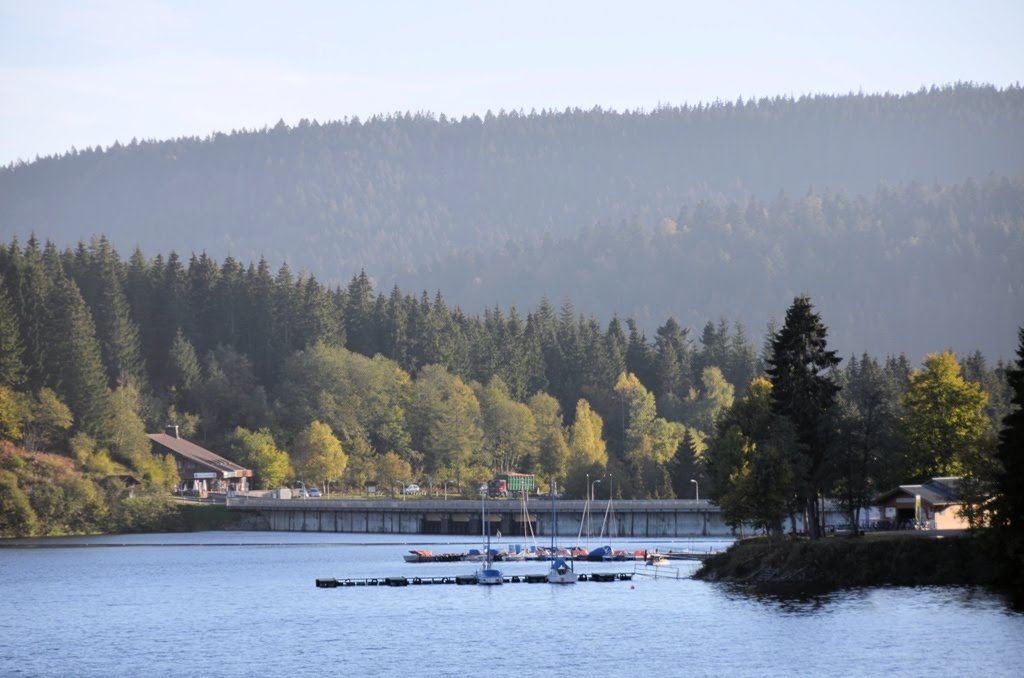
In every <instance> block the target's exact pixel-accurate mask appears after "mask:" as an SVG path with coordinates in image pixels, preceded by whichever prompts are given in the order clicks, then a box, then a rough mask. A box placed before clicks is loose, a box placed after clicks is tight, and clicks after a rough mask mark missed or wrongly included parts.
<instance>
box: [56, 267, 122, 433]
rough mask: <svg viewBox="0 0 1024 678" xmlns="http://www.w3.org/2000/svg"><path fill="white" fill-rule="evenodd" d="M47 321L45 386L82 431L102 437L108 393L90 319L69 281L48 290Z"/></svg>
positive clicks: (77, 293)
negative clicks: (66, 408) (65, 407)
mask: <svg viewBox="0 0 1024 678" xmlns="http://www.w3.org/2000/svg"><path fill="white" fill-rule="evenodd" d="M47 320H48V322H47V329H48V331H47V337H48V339H49V343H48V345H47V347H46V355H47V368H48V379H47V383H48V385H50V386H52V387H53V389H54V390H55V391H56V392H57V393H58V394H59V395H60V396H61V399H62V400H63V401H64V402H65V403H67V405H68V407H70V408H71V411H72V412H73V413H74V415H75V421H76V423H77V424H78V426H79V427H80V428H81V429H82V430H84V431H85V432H86V433H89V434H90V435H92V436H93V437H95V438H104V437H105V433H106V430H105V427H106V423H107V421H108V418H109V417H110V416H111V400H110V399H111V392H110V389H109V388H108V387H107V378H106V373H105V371H104V369H103V361H102V359H101V357H100V347H99V343H98V342H97V341H96V328H95V325H93V321H92V316H91V315H90V314H89V309H88V308H86V305H85V301H84V300H83V299H82V295H81V293H80V292H79V291H78V286H77V285H76V284H75V283H74V282H73V281H72V280H70V279H68V278H61V279H59V280H58V281H57V282H56V283H55V284H54V286H53V288H52V289H51V290H50V294H49V313H48V317H47Z"/></svg>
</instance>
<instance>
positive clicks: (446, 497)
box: [444, 480, 448, 501]
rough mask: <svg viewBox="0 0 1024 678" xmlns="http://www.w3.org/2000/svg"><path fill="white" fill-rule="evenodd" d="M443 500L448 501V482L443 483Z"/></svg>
mask: <svg viewBox="0 0 1024 678" xmlns="http://www.w3.org/2000/svg"><path fill="white" fill-rule="evenodd" d="M444 500H445V501H448V481H447V480H446V481H444Z"/></svg>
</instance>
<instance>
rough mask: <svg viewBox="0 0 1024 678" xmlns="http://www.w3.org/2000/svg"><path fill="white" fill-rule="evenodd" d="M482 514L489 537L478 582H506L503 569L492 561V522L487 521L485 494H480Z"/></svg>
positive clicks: (492, 583)
mask: <svg viewBox="0 0 1024 678" xmlns="http://www.w3.org/2000/svg"><path fill="white" fill-rule="evenodd" d="M480 515H481V516H482V517H483V524H484V535H485V536H486V537H487V545H486V547H485V548H484V562H483V565H481V566H480V569H479V570H477V571H476V583H477V584H484V585H487V586H495V585H497V584H502V583H504V581H505V580H504V579H503V578H502V576H501V570H499V569H497V568H496V567H494V563H492V562H491V557H492V554H491V524H490V523H489V522H488V521H487V503H486V498H485V497H484V496H483V495H481V496H480Z"/></svg>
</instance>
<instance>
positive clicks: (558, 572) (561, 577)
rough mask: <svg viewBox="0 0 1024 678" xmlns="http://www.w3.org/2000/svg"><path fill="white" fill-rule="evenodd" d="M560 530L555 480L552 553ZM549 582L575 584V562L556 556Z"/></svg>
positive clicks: (552, 494) (549, 572)
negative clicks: (556, 534) (556, 506)
mask: <svg viewBox="0 0 1024 678" xmlns="http://www.w3.org/2000/svg"><path fill="white" fill-rule="evenodd" d="M557 531H558V513H557V512H556V510H555V481H554V480H552V481H551V553H552V555H553V554H554V553H555V532H557ZM548 583H549V584H575V583H576V572H575V569H574V568H573V562H572V561H571V560H570V561H569V562H568V563H566V561H565V558H554V557H553V559H552V561H551V569H550V570H548Z"/></svg>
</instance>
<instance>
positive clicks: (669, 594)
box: [0, 532, 1024, 676]
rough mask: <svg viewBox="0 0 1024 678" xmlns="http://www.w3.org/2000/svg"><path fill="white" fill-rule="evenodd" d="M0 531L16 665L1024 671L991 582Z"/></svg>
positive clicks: (413, 539)
mask: <svg viewBox="0 0 1024 678" xmlns="http://www.w3.org/2000/svg"><path fill="white" fill-rule="evenodd" d="M567 541H573V540H567ZM13 543H18V544H31V545H34V547H32V548H22V547H19V548H12V547H11V545H12V544H13ZM496 543H498V544H503V545H504V544H508V543H514V540H509V539H502V540H499V541H498V542H496ZM0 544H2V545H3V546H5V548H0V675H2V676H151V675H152V676H169V675H184V676H189V675H214V676H251V675H267V676H275V675H302V676H304V675H346V676H414V675H429V676H467V675H483V676H495V675H502V676H508V675H520V674H528V675H538V676H547V675H554V674H559V675H564V676H591V675H595V674H600V675H624V676H633V675H637V674H650V675H666V676H783V675H784V676H797V675H835V676H851V675H883V674H884V675H886V676H914V675H922V674H927V675H930V676H965V675H966V676H975V675H978V676H981V675H984V676H1010V675H1013V676H1016V675H1020V671H1021V667H1022V666H1024V615H1021V614H1018V613H1013V612H1011V611H1009V610H1008V609H1007V607H1006V605H1005V602H1004V600H1003V599H1002V598H1000V597H999V596H997V595H994V594H991V593H989V592H987V591H984V590H980V589H961V588H880V589H863V590H853V591H846V592H841V593H834V594H829V595H821V596H809V597H804V598H791V597H778V596H766V595H756V594H752V593H749V592H745V591H742V590H737V589H733V588H729V587H725V586H721V585H716V584H709V583H704V582H699V581H694V580H691V579H682V580H666V579H658V580H651V579H642V578H637V579H634V580H633V581H626V582H619V581H616V582H613V583H598V582H585V583H579V584H575V585H572V586H552V585H548V584H508V585H505V586H500V587H480V586H409V587H406V588H387V587H380V588H378V587H359V588H336V589H317V588H316V587H315V585H314V582H315V579H316V578H317V577H337V578H339V579H344V578H348V577H352V578H355V577H382V576H406V577H410V578H411V577H415V576H444V575H456V574H470V573H472V572H473V571H474V569H475V567H476V564H474V563H468V562H461V563H459V562H457V563H405V562H403V560H402V556H403V555H404V554H405V553H407V552H408V551H409V550H410V549H415V548H425V549H431V550H433V551H434V552H435V553H442V552H451V551H465V550H466V549H467V548H469V547H474V546H479V539H477V540H472V539H460V538H458V537H447V536H445V537H436V536H427V535H421V536H415V535H411V536H408V537H406V536H401V537H397V538H396V536H395V535H363V534H360V535H352V534H312V533H281V532H273V533H260V532H206V533H195V534H183V535H167V534H159V535H118V536H104V537H79V538H61V539H37V540H17V542H11V541H6V542H2V543H0ZM592 545H593V546H597V545H598V544H596V543H592ZM614 546H615V547H616V548H626V549H634V548H651V549H654V548H658V549H660V550H683V549H688V548H697V549H707V548H718V547H722V546H725V544H724V543H723V542H720V541H714V540H700V539H693V540H689V539H687V540H674V541H657V540H647V541H644V542H635V543H633V542H631V543H622V544H618V543H616V544H614ZM674 564H678V566H679V568H680V570H681V571H682V573H683V574H690V573H692V572H693V570H695V569H696V567H697V564H696V563H690V562H682V561H680V562H678V563H674ZM499 566H501V567H502V569H503V570H504V571H505V573H506V574H525V573H531V572H537V573H541V572H544V571H545V569H546V567H547V565H546V564H545V563H529V562H527V563H501V564H499ZM632 569H633V564H632V563H607V564H605V563H598V564H594V563H579V564H578V565H577V570H578V571H581V572H584V571H585V572H593V571H632Z"/></svg>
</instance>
